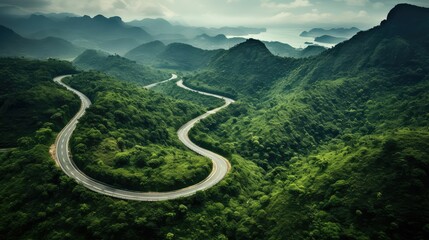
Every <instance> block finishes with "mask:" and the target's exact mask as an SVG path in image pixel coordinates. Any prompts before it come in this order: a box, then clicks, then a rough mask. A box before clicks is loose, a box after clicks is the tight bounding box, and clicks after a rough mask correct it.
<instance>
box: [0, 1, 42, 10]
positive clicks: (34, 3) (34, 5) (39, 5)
mask: <svg viewBox="0 0 429 240" xmlns="http://www.w3.org/2000/svg"><path fill="white" fill-rule="evenodd" d="M49 4H50V1H49V0H0V5H3V6H16V7H22V8H43V7H46V6H48V5H49Z"/></svg>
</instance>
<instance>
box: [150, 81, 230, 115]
mask: <svg viewBox="0 0 429 240" xmlns="http://www.w3.org/2000/svg"><path fill="white" fill-rule="evenodd" d="M151 90H154V91H155V92H159V93H162V94H164V95H167V96H170V97H173V98H176V99H181V100H186V101H190V102H193V103H196V104H199V105H201V106H204V107H205V108H206V109H207V110H208V109H212V108H215V107H219V106H221V105H223V104H224V101H223V100H221V99H218V98H214V97H209V96H205V95H201V94H196V93H193V92H190V91H188V90H185V89H183V88H179V87H177V86H176V81H169V82H166V83H163V84H160V85H157V86H156V87H154V88H152V89H151Z"/></svg>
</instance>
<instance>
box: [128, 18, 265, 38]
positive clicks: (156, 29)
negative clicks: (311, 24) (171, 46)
mask: <svg viewBox="0 0 429 240" xmlns="http://www.w3.org/2000/svg"><path fill="white" fill-rule="evenodd" d="M128 24H129V25H131V26H136V27H142V28H143V29H145V30H146V31H148V32H149V33H150V34H152V35H153V36H155V37H157V35H163V36H167V35H170V36H176V37H177V36H181V37H182V38H194V37H196V36H198V35H201V34H207V35H212V36H214V35H218V34H224V35H228V36H245V35H248V34H258V33H261V32H265V31H266V29H265V28H249V27H221V28H205V27H192V26H184V25H173V24H171V23H170V22H168V21H167V20H165V19H162V18H156V19H152V18H145V19H142V20H136V21H132V22H128Z"/></svg>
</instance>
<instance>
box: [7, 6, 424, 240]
mask: <svg viewBox="0 0 429 240" xmlns="http://www.w3.org/2000/svg"><path fill="white" fill-rule="evenodd" d="M428 34H429V10H428V9H426V8H419V7H415V6H411V5H408V4H402V5H398V6H396V7H395V8H394V9H392V11H391V12H390V13H389V15H388V17H387V19H386V20H385V21H383V22H382V23H381V24H380V26H376V27H374V28H372V29H370V30H368V31H364V32H359V33H358V34H357V35H355V36H354V37H353V38H352V39H350V40H348V41H346V42H344V43H341V44H339V45H337V46H336V47H334V48H332V49H329V50H327V51H325V52H323V53H321V54H320V55H318V56H314V57H311V58H307V59H292V58H281V57H278V56H274V55H272V54H271V53H270V52H269V51H268V49H267V48H266V47H265V45H264V44H263V43H262V42H260V41H258V40H253V39H250V40H248V41H246V42H244V43H241V44H239V45H237V46H235V47H233V48H231V49H230V50H226V51H222V52H219V53H218V54H216V55H215V56H213V58H212V59H211V61H210V62H209V63H208V64H207V65H206V66H205V67H204V68H202V69H200V70H199V71H197V72H192V73H191V72H187V73H186V75H183V74H182V75H181V76H184V80H185V84H186V85H187V86H190V87H193V88H196V89H201V90H206V91H210V92H214V93H219V94H224V95H225V96H230V97H233V98H234V99H235V100H237V101H236V102H235V103H234V104H232V105H230V106H229V107H228V108H226V109H224V110H222V111H220V112H218V113H216V114H215V115H212V116H210V117H208V118H206V119H204V120H202V121H201V122H200V123H199V124H197V125H196V127H195V128H194V129H192V131H191V135H190V137H191V139H192V140H194V141H195V142H196V143H198V144H199V145H201V146H204V147H205V148H208V149H212V150H213V151H216V152H218V153H220V154H222V155H224V156H225V157H227V158H228V159H229V160H230V162H231V165H232V169H231V171H230V172H229V173H228V174H227V176H226V177H225V179H223V180H222V181H221V182H220V183H219V184H217V185H216V186H214V187H212V188H210V189H208V190H206V191H202V192H197V194H195V195H194V196H191V197H187V198H182V199H177V200H172V201H163V202H136V201H125V200H120V199H115V198H111V197H108V196H105V195H101V194H97V193H94V192H92V191H90V190H88V189H86V188H84V187H83V186H81V185H79V184H78V183H76V182H74V181H73V180H71V179H70V178H68V177H67V176H66V175H65V174H64V173H63V172H62V171H61V170H60V169H59V168H58V167H56V166H55V162H54V161H53V160H52V159H51V157H50V154H49V151H48V150H49V147H50V145H51V144H52V143H53V141H54V138H55V133H57V132H58V131H59V130H60V129H61V128H62V127H63V126H64V125H65V123H66V122H67V121H68V120H69V119H70V118H71V117H72V115H73V113H74V112H76V111H77V108H78V105H79V101H78V98H77V97H76V96H73V95H72V94H71V93H70V92H68V91H66V90H65V89H63V88H62V87H61V86H59V85H56V84H54V83H53V81H52V77H54V76H56V75H61V74H68V73H77V74H75V75H74V76H73V77H71V78H67V79H66V80H65V82H66V83H67V84H70V85H71V86H72V87H74V88H76V89H78V90H79V91H81V92H83V93H84V94H85V95H87V96H88V97H89V98H90V99H91V101H92V103H93V104H92V105H91V107H90V108H89V109H87V112H86V114H85V115H84V117H83V118H82V119H80V120H79V123H78V126H77V129H76V131H75V132H74V133H73V137H72V142H71V147H72V153H73V159H74V160H75V162H76V164H77V165H78V166H79V168H80V169H81V170H82V171H83V172H85V173H86V174H88V175H90V176H92V177H94V178H96V179H98V180H100V181H104V182H106V183H108V184H110V185H114V186H117V187H120V188H124V189H132V190H143V191H165V190H171V189H177V188H179V187H184V186H187V185H189V184H192V183H195V182H198V181H200V180H201V179H204V178H205V177H206V176H207V174H208V172H209V171H210V169H211V164H210V162H209V160H208V159H205V158H202V157H200V156H198V155H196V154H195V153H193V152H190V151H189V150H187V149H186V148H185V147H184V146H183V145H182V144H181V143H180V142H179V141H178V139H177V136H176V131H177V129H178V128H179V127H180V126H181V125H182V124H184V123H185V122H186V121H188V120H189V119H191V118H193V117H195V116H197V115H199V114H201V113H203V112H204V111H206V110H208V109H210V108H213V107H216V106H219V105H220V104H222V102H221V101H220V100H216V99H212V98H210V97H208V96H201V95H198V94H196V93H192V92H189V91H185V90H184V89H181V88H178V87H176V86H175V82H173V81H172V82H167V83H165V84H161V85H158V86H157V87H155V88H154V89H150V90H147V89H145V88H143V87H142V82H138V81H132V80H130V79H126V77H123V76H127V75H129V71H128V70H127V69H128V68H123V69H122V68H115V66H114V65H111V66H110V67H108V68H106V69H103V70H102V71H106V72H107V73H106V74H104V73H101V72H95V71H89V72H79V73H78V72H77V70H76V69H75V68H74V67H73V66H72V65H71V64H70V63H68V62H63V61H58V60H46V61H35V60H26V59H14V58H6V59H0V64H1V68H0V69H1V72H0V76H1V78H0V79H1V81H2V82H1V83H0V84H1V87H2V88H0V91H1V94H0V112H1V115H0V117H1V122H0V124H2V125H1V128H0V130H1V131H2V136H3V138H2V139H3V140H2V141H3V142H2V143H1V144H2V145H0V147H1V148H7V149H5V151H0V175H1V176H2V178H0V191H1V192H2V194H0V203H1V204H0V239H40V238H46V239H142V238H143V239H273V240H274V239H429V115H428V110H429V91H428V89H429V67H428V66H429V57H428V56H429V44H428V39H429V36H428ZM111 57H112V58H113V59H115V61H121V62H123V61H126V60H124V59H122V58H121V59H120V58H119V57H117V56H111ZM130 62H131V61H130ZM111 69H115V71H116V74H117V75H115V76H112V75H113V74H111V72H110V73H109V71H110V70H111ZM98 70H100V69H98ZM100 71H101V70H100ZM121 76H122V77H121ZM149 76H151V75H150V74H149V75H147V76H145V77H148V79H149ZM157 80H162V79H157ZM14 99H17V100H16V101H14ZM24 103H25V104H24ZM13 106H15V107H13ZM26 116H31V118H28V117H26ZM9 129H14V131H10V130H9ZM4 136H7V138H9V139H11V140H8V139H7V138H6V137H4ZM11 147H13V149H11Z"/></svg>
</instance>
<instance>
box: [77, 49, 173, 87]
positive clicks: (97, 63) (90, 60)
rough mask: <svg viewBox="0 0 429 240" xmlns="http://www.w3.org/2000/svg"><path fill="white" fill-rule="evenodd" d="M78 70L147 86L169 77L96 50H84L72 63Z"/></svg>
mask: <svg viewBox="0 0 429 240" xmlns="http://www.w3.org/2000/svg"><path fill="white" fill-rule="evenodd" d="M73 64H75V65H76V66H77V67H78V68H79V69H82V70H97V71H102V72H104V73H106V74H108V75H110V76H113V77H116V78H119V79H121V80H124V81H128V82H134V83H140V84H142V85H148V84H150V83H154V82H159V81H162V80H165V79H168V78H169V77H170V74H168V73H167V72H163V71H160V70H155V69H152V68H150V67H147V66H143V65H140V64H137V63H136V62H134V61H131V60H128V59H126V58H123V57H120V56H118V55H109V54H107V53H104V52H100V51H96V50H86V51H85V52H83V53H82V54H81V55H79V56H78V57H77V58H76V59H75V60H74V61H73Z"/></svg>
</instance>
